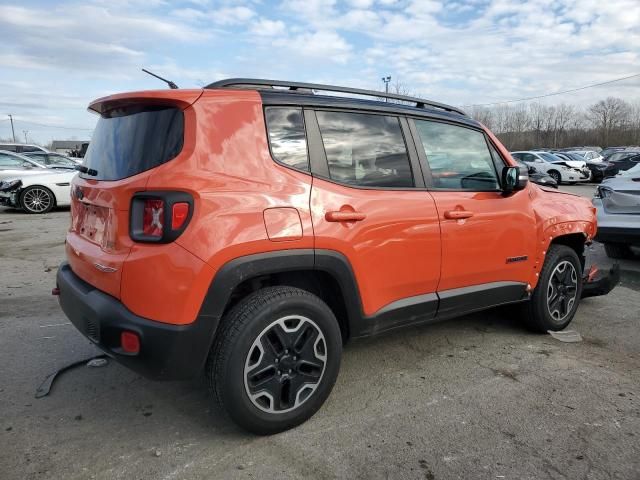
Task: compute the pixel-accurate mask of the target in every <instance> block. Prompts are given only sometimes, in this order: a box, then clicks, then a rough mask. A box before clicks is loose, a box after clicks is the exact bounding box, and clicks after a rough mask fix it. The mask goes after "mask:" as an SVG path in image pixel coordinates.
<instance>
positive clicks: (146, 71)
mask: <svg viewBox="0 0 640 480" xmlns="http://www.w3.org/2000/svg"><path fill="white" fill-rule="evenodd" d="M142 71H143V72H144V73H148V74H149V75H151V76H152V77H156V78H157V79H158V80H162V81H163V82H164V83H166V84H167V85H169V88H171V89H172V90H175V89H176V88H178V85H176V84H175V83H173V82H172V81H171V80H167V79H166V78H162V77H161V76H160V75H156V74H155V73H152V72H150V71H149V70H147V69H145V68H143V69H142Z"/></svg>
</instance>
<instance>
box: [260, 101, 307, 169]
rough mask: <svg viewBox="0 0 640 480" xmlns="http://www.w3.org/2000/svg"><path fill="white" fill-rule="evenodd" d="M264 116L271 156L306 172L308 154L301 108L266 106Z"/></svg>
mask: <svg viewBox="0 0 640 480" xmlns="http://www.w3.org/2000/svg"><path fill="white" fill-rule="evenodd" d="M265 118H266V121H267V132H268V134H269V145H270V146H271V153H272V155H273V158H275V159H276V160H277V161H278V162H280V163H283V164H284V165H287V166H289V167H292V168H295V169H297V170H303V171H307V172H308V171H309V156H308V155H307V139H306V136H305V130H304V120H303V118H302V109H301V108H295V107H293V108H292V107H268V108H267V109H266V110H265Z"/></svg>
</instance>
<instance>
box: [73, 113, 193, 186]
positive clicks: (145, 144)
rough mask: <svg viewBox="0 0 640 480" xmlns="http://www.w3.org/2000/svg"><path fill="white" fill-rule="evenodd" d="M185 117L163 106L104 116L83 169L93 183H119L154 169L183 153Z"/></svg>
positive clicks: (96, 130) (95, 132)
mask: <svg viewBox="0 0 640 480" xmlns="http://www.w3.org/2000/svg"><path fill="white" fill-rule="evenodd" d="M183 140H184V115H183V113H182V110H180V109H179V108H175V107H165V106H136V107H127V108H120V109H115V110H111V111H109V112H107V113H106V114H103V115H102V116H101V117H100V120H98V124H97V125H96V128H95V130H94V132H93V136H92V138H91V143H90V145H89V148H88V150H87V154H86V155H85V157H84V165H85V166H86V167H87V168H89V169H93V170H95V171H97V172H98V174H97V175H95V176H88V175H85V174H81V176H83V177H85V178H91V179H95V180H120V179H122V178H126V177H130V176H132V175H136V174H138V173H140V172H144V171H145V170H149V169H151V168H154V167H157V166H158V165H161V164H163V163H165V162H168V161H169V160H171V159H173V158H175V157H176V156H177V155H178V154H179V153H180V151H181V150H182V145H183Z"/></svg>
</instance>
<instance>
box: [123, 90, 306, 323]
mask: <svg viewBox="0 0 640 480" xmlns="http://www.w3.org/2000/svg"><path fill="white" fill-rule="evenodd" d="M191 126H193V128H191ZM144 189H145V190H146V191H153V190H178V191H185V192H188V193H190V194H191V195H192V196H193V198H194V212H193V216H192V218H191V221H190V223H189V225H188V227H187V228H186V230H185V231H184V232H183V234H182V235H181V236H180V237H179V238H178V239H177V240H176V242H175V244H174V245H173V247H172V248H169V247H168V246H164V248H165V251H161V250H156V253H158V254H159V255H158V256H154V255H153V250H152V249H151V248H149V246H148V245H145V244H140V245H134V246H133V248H132V249H131V254H130V256H129V258H128V260H127V262H126V265H125V267H124V272H123V278H122V301H123V302H124V303H125V305H127V306H128V307H129V308H130V309H132V311H134V313H136V314H138V315H141V316H146V317H147V318H152V319H162V321H167V322H171V323H180V324H184V323H189V322H192V321H194V320H195V318H196V316H197V313H198V310H199V308H200V306H201V305H202V302H203V300H204V296H205V294H206V291H207V288H208V287H209V285H210V283H211V281H212V280H213V277H214V275H215V273H216V272H217V270H218V269H219V268H220V267H221V266H222V265H224V264H225V263H226V262H228V261H229V260H232V259H234V258H237V257H241V256H244V255H250V254H255V253H263V252H269V251H273V250H283V249H302V248H304V249H309V248H313V246H314V242H313V229H312V225H311V216H310V213H309V197H310V193H311V176H310V175H308V174H305V173H301V172H298V171H294V170H291V169H288V168H285V167H283V166H281V165H279V164H277V163H276V162H275V161H274V160H273V159H272V158H271V155H270V152H269V147H268V143H267V134H266V128H265V122H264V115H263V108H262V101H261V98H260V95H259V94H258V93H257V92H255V91H244V90H243V91H232V90H224V91H215V90H205V91H204V93H203V94H202V96H201V97H200V98H199V100H198V101H197V102H196V103H195V104H193V105H192V106H190V107H189V108H187V109H186V110H185V144H184V149H183V152H182V153H181V154H180V156H179V157H177V158H176V159H174V160H172V161H170V162H167V163H165V164H163V165H161V166H159V167H157V168H155V169H153V170H152V171H151V172H150V175H149V178H148V182H147V183H146V186H145V188H144ZM277 207H287V208H293V209H295V210H296V211H297V213H298V214H299V217H300V224H301V230H302V232H301V235H294V236H291V238H290V239H289V238H288V239H285V241H282V239H279V240H280V241H273V240H270V239H269V236H268V235H267V230H266V227H265V217H264V211H265V210H267V209H273V208H277ZM190 257H193V258H190ZM154 258H155V259H157V261H159V262H160V266H159V267H158V268H156V266H153V265H154V261H156V260H154ZM150 275H151V276H153V277H154V278H155V279H156V280H155V282H154V286H153V287H150V286H148V285H143V284H141V282H142V283H145V282H144V279H148V278H149V276H150ZM146 283H147V284H148V283H149V282H146ZM149 299H152V301H151V302H150V301H149ZM151 304H153V305H151Z"/></svg>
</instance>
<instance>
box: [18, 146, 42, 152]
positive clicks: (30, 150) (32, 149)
mask: <svg viewBox="0 0 640 480" xmlns="http://www.w3.org/2000/svg"><path fill="white" fill-rule="evenodd" d="M22 151H23V152H41V151H42V150H40V149H39V148H38V147H30V146H29V145H23V146H22Z"/></svg>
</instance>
